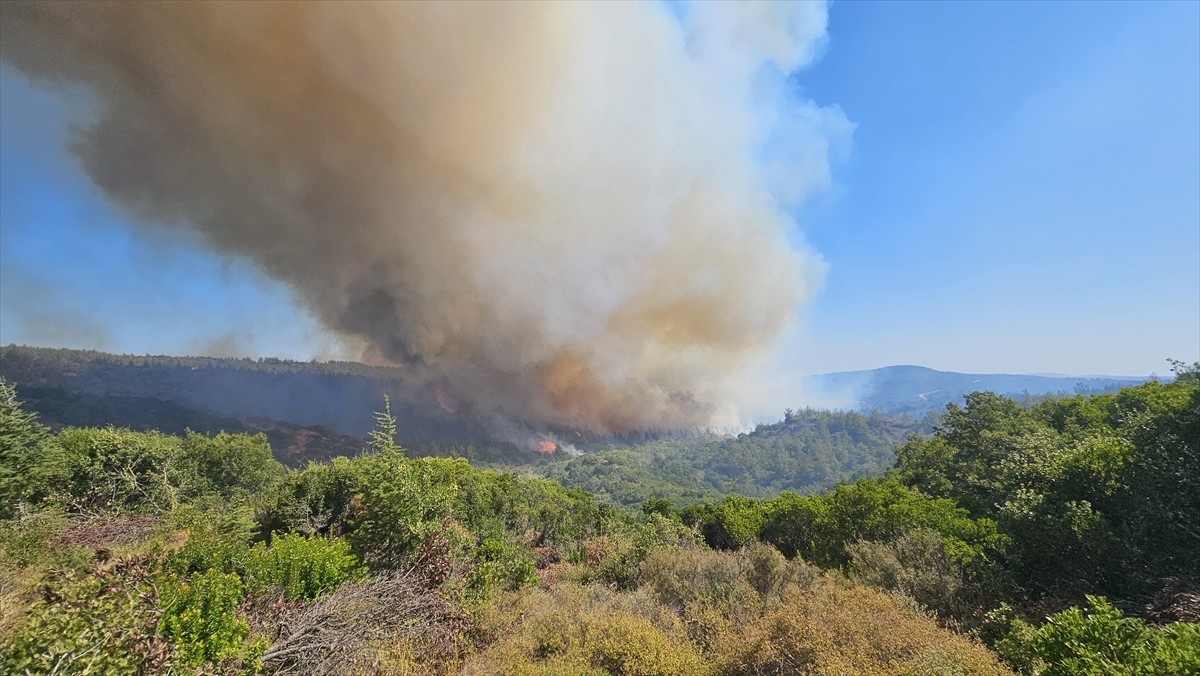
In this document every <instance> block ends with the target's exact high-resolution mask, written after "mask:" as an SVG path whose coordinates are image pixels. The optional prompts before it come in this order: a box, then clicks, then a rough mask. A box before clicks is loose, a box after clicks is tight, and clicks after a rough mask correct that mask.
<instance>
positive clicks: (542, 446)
mask: <svg viewBox="0 0 1200 676" xmlns="http://www.w3.org/2000/svg"><path fill="white" fill-rule="evenodd" d="M557 450H558V444H556V443H554V442H553V441H549V440H542V441H539V442H538V453H553V452H555V451H557Z"/></svg>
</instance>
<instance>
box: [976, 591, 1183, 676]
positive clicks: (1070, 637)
mask: <svg viewBox="0 0 1200 676" xmlns="http://www.w3.org/2000/svg"><path fill="white" fill-rule="evenodd" d="M1001 612H1003V611H1001ZM996 648H997V650H999V652H1000V654H1001V655H1003V656H1004V658H1005V659H1006V660H1008V661H1009V662H1010V663H1012V664H1014V665H1017V666H1019V667H1021V668H1022V669H1023V670H1024V671H1027V672H1031V673H1037V674H1044V675H1045V676H1075V675H1080V676H1107V675H1108V674H1128V675H1130V676H1142V675H1145V676H1151V675H1154V676H1184V675H1185V674H1194V673H1196V668H1197V666H1200V624H1195V623H1187V622H1176V623H1174V624H1171V625H1168V626H1167V627H1165V628H1164V629H1161V630H1158V629H1151V628H1148V627H1146V625H1145V624H1144V623H1142V622H1141V621H1140V620H1137V619H1134V618H1127V617H1123V616H1122V613H1121V611H1119V610H1117V609H1116V608H1113V607H1112V605H1111V604H1109V603H1108V602H1107V601H1105V600H1104V599H1103V598H1098V597H1094V596H1089V597H1088V605H1087V607H1086V608H1085V609H1080V608H1078V607H1073V608H1069V609H1067V610H1064V611H1062V612H1060V613H1055V614H1054V615H1051V616H1050V617H1049V618H1047V620H1046V622H1045V623H1044V624H1042V625H1041V626H1039V627H1034V626H1032V625H1030V624H1029V623H1027V622H1025V621H1023V620H1021V619H1019V618H1018V619H1016V620H1013V622H1012V626H1011V628H1010V631H1009V633H1008V635H1007V636H1005V637H1004V638H1003V639H1002V640H1000V641H999V642H998V643H997V645H996Z"/></svg>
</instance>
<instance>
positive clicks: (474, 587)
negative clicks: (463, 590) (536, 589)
mask: <svg viewBox="0 0 1200 676" xmlns="http://www.w3.org/2000/svg"><path fill="white" fill-rule="evenodd" d="M536 582H537V572H536V569H535V561H534V559H533V553H532V552H531V551H530V550H529V549H528V548H527V547H522V546H521V545H518V544H514V543H512V542H509V541H506V540H504V539H501V538H498V537H489V538H486V539H484V541H483V542H482V543H481V544H480V545H479V548H478V550H476V554H475V564H474V565H473V566H471V570H470V572H468V573H467V580H466V584H467V594H468V596H469V597H470V598H473V599H476V600H482V599H486V598H488V596H489V595H490V594H491V592H492V590H493V589H503V590H505V591H516V590H517V589H520V588H521V587H523V586H525V585H530V584H534V583H536Z"/></svg>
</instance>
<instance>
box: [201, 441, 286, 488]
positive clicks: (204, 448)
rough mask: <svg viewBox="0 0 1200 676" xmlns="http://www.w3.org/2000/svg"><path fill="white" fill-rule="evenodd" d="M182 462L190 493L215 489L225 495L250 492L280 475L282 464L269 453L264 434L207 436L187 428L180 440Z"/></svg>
mask: <svg viewBox="0 0 1200 676" xmlns="http://www.w3.org/2000/svg"><path fill="white" fill-rule="evenodd" d="M181 452H182V457H181V464H182V465H183V468H184V469H183V471H184V472H186V473H187V474H188V476H187V477H186V479H185V482H186V487H187V489H188V492H189V493H190V494H192V495H197V494H201V493H216V494H218V495H221V496H222V497H225V498H231V497H233V496H238V495H248V494H249V495H252V494H255V493H258V492H260V491H264V490H267V489H269V488H270V487H271V486H273V485H275V484H276V483H278V482H279V481H280V480H282V479H283V477H284V473H285V471H286V470H285V469H284V466H283V465H281V464H279V462H278V461H276V460H275V457H274V456H273V455H272V454H271V446H270V445H269V444H268V443H267V435H265V434H255V435H249V434H228V433H226V432H221V433H219V434H217V435H216V436H213V437H209V436H206V435H203V434H196V433H195V432H191V431H189V432H188V433H187V436H185V437H184V438H183V441H182V444H181Z"/></svg>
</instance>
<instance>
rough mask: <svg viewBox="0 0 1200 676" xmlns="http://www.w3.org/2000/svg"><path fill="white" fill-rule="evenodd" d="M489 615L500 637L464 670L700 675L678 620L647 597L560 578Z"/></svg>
mask: <svg viewBox="0 0 1200 676" xmlns="http://www.w3.org/2000/svg"><path fill="white" fill-rule="evenodd" d="M503 601H504V603H505V604H506V606H507V607H506V608H505V609H504V611H503V612H500V613H498V614H497V615H493V616H492V617H491V621H492V622H497V623H499V624H501V625H507V626H506V627H504V628H503V629H501V628H499V627H493V628H492V629H491V632H492V634H493V635H496V636H501V639H500V640H499V641H498V642H496V643H495V644H493V645H491V646H490V647H488V648H487V649H485V650H483V651H482V652H481V653H480V654H479V655H477V656H476V657H475V658H473V659H472V660H470V661H469V662H468V663H467V664H466V665H465V667H464V669H463V673H465V674H494V673H506V674H507V673H523V674H604V673H610V674H629V675H651V674H664V675H666V674H704V673H708V671H709V669H708V666H707V665H706V664H705V662H704V660H703V659H702V658H701V656H700V653H699V652H698V651H697V650H696V648H695V647H694V646H693V645H692V644H691V643H690V642H689V641H688V640H687V638H686V635H685V632H684V631H683V627H682V626H681V623H680V622H679V620H678V619H677V618H676V617H675V615H674V614H673V613H671V612H670V611H669V610H667V609H665V608H663V607H661V606H658V605H657V604H656V603H655V602H654V601H653V600H652V599H649V598H647V597H645V596H641V595H637V594H628V593H616V592H612V591H609V590H605V589H602V588H591V589H589V588H584V587H579V586H576V585H572V584H563V585H559V586H557V587H555V588H554V589H553V590H550V591H542V590H531V591H529V592H525V593H523V594H522V595H521V596H520V597H518V598H516V599H514V598H513V597H511V596H507V597H504V599H503Z"/></svg>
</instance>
